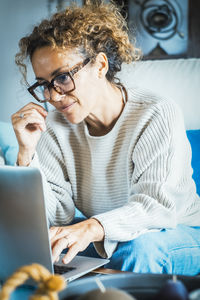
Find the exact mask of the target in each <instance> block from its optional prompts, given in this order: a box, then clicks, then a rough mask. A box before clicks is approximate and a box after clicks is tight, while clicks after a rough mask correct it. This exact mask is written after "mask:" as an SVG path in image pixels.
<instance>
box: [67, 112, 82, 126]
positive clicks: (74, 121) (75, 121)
mask: <svg viewBox="0 0 200 300" xmlns="http://www.w3.org/2000/svg"><path fill="white" fill-rule="evenodd" d="M64 116H65V118H66V119H67V120H68V121H69V122H70V123H72V124H79V123H81V122H83V121H84V119H85V118H83V117H82V118H81V117H80V116H76V115H75V116H73V115H71V116H70V115H65V114H64Z"/></svg>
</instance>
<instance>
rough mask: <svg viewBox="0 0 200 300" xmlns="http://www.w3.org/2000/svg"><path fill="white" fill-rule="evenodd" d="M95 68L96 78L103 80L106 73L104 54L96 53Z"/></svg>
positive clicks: (105, 57)
mask: <svg viewBox="0 0 200 300" xmlns="http://www.w3.org/2000/svg"><path fill="white" fill-rule="evenodd" d="M95 63H96V67H97V76H98V78H104V77H105V76H106V73H107V72H108V58H107V56H106V54H105V53H104V52H100V53H98V55H97V56H96V62H95Z"/></svg>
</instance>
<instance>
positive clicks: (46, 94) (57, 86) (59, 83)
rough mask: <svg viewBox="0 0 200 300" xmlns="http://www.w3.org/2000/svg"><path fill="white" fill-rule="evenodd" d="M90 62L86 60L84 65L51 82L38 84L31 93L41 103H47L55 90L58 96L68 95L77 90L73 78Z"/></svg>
mask: <svg viewBox="0 0 200 300" xmlns="http://www.w3.org/2000/svg"><path fill="white" fill-rule="evenodd" d="M89 61H90V58H86V59H85V60H84V61H83V62H82V63H79V64H77V65H76V66H74V67H73V69H72V70H70V71H68V72H63V73H61V74H59V75H57V76H55V77H54V78H53V79H52V80H51V82H48V81H44V82H41V83H39V82H36V83H34V84H33V85H32V86H30V87H29V88H28V91H29V93H30V94H31V95H32V96H33V97H34V98H35V99H36V100H37V101H39V102H40V103H44V102H47V101H49V100H50V99H51V89H52V88H53V89H54V90H55V91H56V92H57V93H58V94H60V95H66V94H68V93H70V92H72V91H74V90H75V88H76V86H75V83H74V79H73V76H74V74H76V73H77V72H78V71H80V70H81V69H82V68H83V67H84V66H85V65H87V64H88V63H89Z"/></svg>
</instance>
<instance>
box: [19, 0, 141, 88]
mask: <svg viewBox="0 0 200 300" xmlns="http://www.w3.org/2000/svg"><path fill="white" fill-rule="evenodd" d="M45 46H50V47H52V48H62V49H67V48H68V49H69V48H77V49H79V51H80V53H81V54H83V55H84V56H85V57H95V56H96V55H97V54H98V53H100V52H104V53H105V54H106V56H107V58H108V64H109V70H108V72H107V74H106V77H107V79H108V80H109V81H110V82H113V81H114V79H115V74H116V73H117V72H118V71H120V70H121V64H122V63H123V62H125V63H130V62H132V61H134V60H138V59H139V56H140V51H139V49H137V48H135V47H134V46H133V45H132V44H131V42H130V40H129V36H128V27H127V23H126V21H125V19H124V17H122V15H121V13H120V9H119V8H118V7H117V6H116V5H115V4H114V3H109V4H105V3H96V4H94V3H90V2H88V3H86V4H85V5H83V6H82V7H78V6H75V5H73V6H70V7H67V8H66V10H65V11H63V12H60V13H55V14H54V15H53V16H52V17H51V18H50V19H45V20H43V21H42V22H41V23H40V24H39V25H38V26H35V28H34V29H33V32H32V33H31V34H30V35H28V36H25V37H23V38H22V39H21V40H20V41H19V48H20V51H19V52H18V53H17V54H16V56H15V62H16V64H17V65H18V67H19V69H20V71H21V73H22V75H23V78H24V80H25V82H26V83H27V79H26V77H27V67H26V63H25V60H26V59H27V58H29V59H30V60H31V58H32V55H33V53H34V51H35V50H36V49H38V48H42V47H45Z"/></svg>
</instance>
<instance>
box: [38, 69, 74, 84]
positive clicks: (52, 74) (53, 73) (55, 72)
mask: <svg viewBox="0 0 200 300" xmlns="http://www.w3.org/2000/svg"><path fill="white" fill-rule="evenodd" d="M66 67H67V66H66ZM62 68H64V66H63V67H60V68H58V69H56V70H54V71H53V72H52V73H51V74H50V76H51V77H53V76H56V75H57V74H58V73H59V71H60V70H61V69H62ZM66 72H68V71H66ZM35 79H36V80H45V81H47V80H46V79H44V78H42V77H35Z"/></svg>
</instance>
